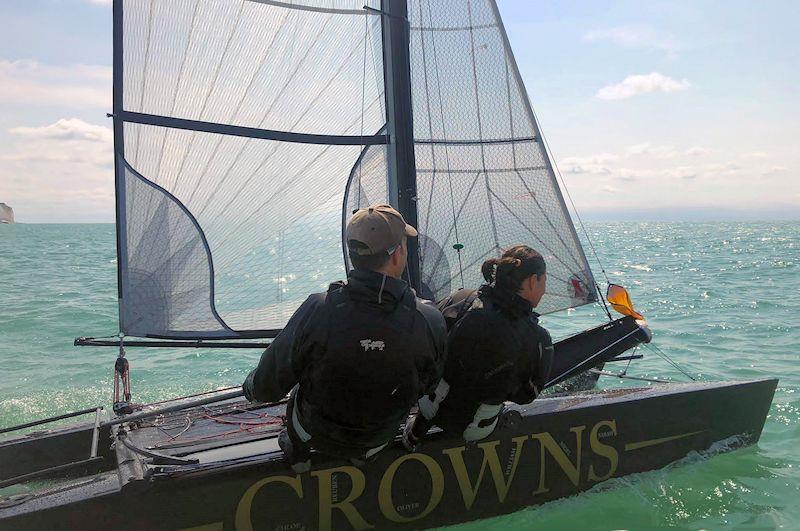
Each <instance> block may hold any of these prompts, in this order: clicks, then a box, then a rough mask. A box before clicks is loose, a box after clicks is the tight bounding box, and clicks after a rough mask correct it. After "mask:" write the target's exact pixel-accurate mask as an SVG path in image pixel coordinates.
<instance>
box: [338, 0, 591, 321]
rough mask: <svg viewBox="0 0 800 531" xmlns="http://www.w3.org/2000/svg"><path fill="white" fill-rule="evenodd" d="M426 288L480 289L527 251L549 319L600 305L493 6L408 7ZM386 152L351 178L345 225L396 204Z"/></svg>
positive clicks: (368, 157)
mask: <svg viewBox="0 0 800 531" xmlns="http://www.w3.org/2000/svg"><path fill="white" fill-rule="evenodd" d="M408 12H409V22H410V29H411V37H410V54H411V66H410V68H411V78H412V99H413V123H414V130H413V135H414V144H415V159H416V191H417V200H416V204H417V218H418V225H419V226H418V229H419V232H420V238H419V260H420V271H421V275H420V276H421V286H420V290H421V292H422V295H423V296H426V297H428V298H432V299H440V298H442V297H444V296H446V295H448V294H449V293H450V292H451V291H452V290H455V289H457V288H459V287H468V288H476V287H477V286H479V285H480V284H481V283H482V277H481V274H480V265H481V263H482V262H483V261H484V260H486V259H487V258H490V257H492V256H498V255H499V254H500V253H501V252H502V249H504V248H506V247H509V246H511V245H515V244H519V243H525V244H528V245H530V246H532V247H534V248H536V249H537V250H538V251H539V252H541V253H542V254H543V256H544V257H545V260H546V262H547V267H548V282H547V293H546V294H545V296H544V298H543V299H542V302H541V303H540V305H539V307H538V308H537V311H539V312H541V313H549V312H554V311H557V310H562V309H565V308H569V307H575V306H579V305H582V304H586V303H589V302H593V301H596V300H597V292H596V290H595V282H594V278H593V276H592V272H591V270H590V268H589V265H588V263H587V260H586V256H585V254H584V252H583V249H582V247H581V244H580V242H579V240H578V237H577V234H576V231H575V228H574V226H573V224H572V220H571V219H570V216H569V212H568V209H567V207H566V205H565V203H564V199H563V197H562V195H561V191H560V189H559V187H558V184H557V182H556V177H555V174H554V172H553V168H552V165H551V162H550V160H549V158H548V155H547V152H546V150H545V147H544V143H543V139H542V137H541V134H540V131H539V128H538V125H537V123H536V119H535V117H534V115H533V111H532V110H531V107H530V102H529V101H528V97H527V94H526V92H525V87H524V86H523V84H522V80H521V78H520V75H519V71H518V69H517V65H516V63H515V61H514V57H513V55H512V53H511V49H510V47H509V43H508V39H507V37H506V34H505V30H504V28H503V25H502V21H501V20H500V16H499V13H498V10H497V6H496V4H495V2H494V1H493V0H465V1H451V0H410V1H409V3H408ZM386 157H387V151H386V146H381V145H375V146H369V147H366V148H365V150H364V152H363V153H362V156H361V158H360V160H359V163H358V164H357V165H356V166H355V167H354V168H353V171H352V172H351V175H350V180H349V182H348V188H347V194H346V198H345V203H344V207H343V222H346V220H347V218H348V217H349V216H350V215H351V214H352V212H353V211H355V210H356V209H357V208H360V207H363V206H366V205H368V204H370V203H375V202H392V190H391V186H390V185H387V179H386V173H385V168H386V164H387V163H386Z"/></svg>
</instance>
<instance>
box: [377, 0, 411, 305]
mask: <svg viewBox="0 0 800 531" xmlns="http://www.w3.org/2000/svg"><path fill="white" fill-rule="evenodd" d="M381 10H382V11H383V14H384V16H383V17H381V24H382V27H383V64H384V79H385V86H386V91H385V92H386V115H387V132H388V134H389V145H388V146H387V148H388V162H389V175H388V187H387V189H388V191H389V203H391V204H392V206H394V207H396V208H397V210H398V211H399V212H400V213H401V214H402V215H403V217H404V218H405V220H406V223H408V224H410V225H412V226H414V227H416V228H419V227H418V226H417V221H418V220H417V168H416V163H415V158H414V117H413V112H412V102H411V62H410V58H409V40H410V28H409V26H410V24H409V21H408V5H407V1H406V0H381ZM406 272H407V275H408V281H409V283H410V284H411V287H413V288H414V289H415V290H416V291H417V293H420V286H421V283H420V266H419V242H418V240H417V239H416V238H413V239H409V240H408V261H407V266H406Z"/></svg>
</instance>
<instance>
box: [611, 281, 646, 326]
mask: <svg viewBox="0 0 800 531" xmlns="http://www.w3.org/2000/svg"><path fill="white" fill-rule="evenodd" d="M606 300H607V301H608V303H609V304H611V307H612V308H614V309H615V310H616V311H618V312H619V313H621V314H622V315H630V316H631V317H633V318H634V319H637V320H642V321H644V320H645V319H644V316H643V315H642V314H640V313H639V312H637V311H636V310H634V309H633V303H632V302H631V297H630V295H628V290H626V289H625V288H623V287H622V286H620V285H619V284H609V285H608V290H607V291H606Z"/></svg>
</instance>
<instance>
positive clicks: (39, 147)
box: [0, 118, 114, 222]
mask: <svg viewBox="0 0 800 531" xmlns="http://www.w3.org/2000/svg"><path fill="white" fill-rule="evenodd" d="M9 133H10V134H11V139H12V141H11V142H8V143H6V144H5V145H4V146H2V152H1V153H0V197H2V198H3V200H4V201H5V202H7V203H9V204H11V205H12V206H14V208H15V210H16V211H17V212H18V213H19V216H18V217H19V219H20V220H21V221H23V220H25V219H36V220H39V221H62V222H63V221H107V220H110V219H113V205H114V172H113V160H114V158H113V134H112V131H111V128H109V127H104V126H100V125H95V124H90V123H87V122H84V121H82V120H79V119H76V118H69V119H61V120H58V121H56V122H54V123H51V124H48V125H44V126H41V127H14V128H12V129H10V130H9Z"/></svg>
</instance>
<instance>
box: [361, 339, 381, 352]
mask: <svg viewBox="0 0 800 531" xmlns="http://www.w3.org/2000/svg"><path fill="white" fill-rule="evenodd" d="M360 343H361V346H362V347H364V352H366V351H368V350H383V348H384V347H385V346H386V344H385V343H384V342H383V341H373V340H371V339H362V340H361V341H360Z"/></svg>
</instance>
